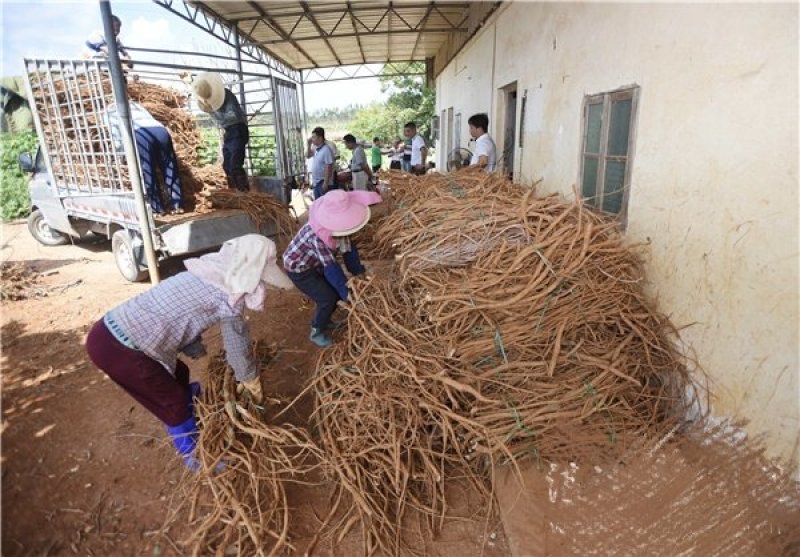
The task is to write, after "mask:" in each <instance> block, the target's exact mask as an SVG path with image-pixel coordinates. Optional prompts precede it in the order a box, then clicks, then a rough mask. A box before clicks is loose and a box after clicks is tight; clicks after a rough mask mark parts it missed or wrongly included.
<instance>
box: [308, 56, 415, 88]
mask: <svg viewBox="0 0 800 557" xmlns="http://www.w3.org/2000/svg"><path fill="white" fill-rule="evenodd" d="M410 62H411V61H403V62H390V63H388V64H356V65H351V66H338V67H329V68H314V69H312V70H303V84H304V85H308V84H310V83H324V82H327V81H344V80H350V79H366V78H370V77H372V78H374V77H393V76H420V77H424V76H425V67H424V65H423V67H422V69H421V70H419V71H414V70H410V69H409V66H410V65H411V64H410Z"/></svg>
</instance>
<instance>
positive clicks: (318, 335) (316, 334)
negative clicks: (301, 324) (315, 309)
mask: <svg viewBox="0 0 800 557" xmlns="http://www.w3.org/2000/svg"><path fill="white" fill-rule="evenodd" d="M308 338H309V339H310V340H311V342H313V343H314V344H316V345H317V346H319V347H320V348H327V347H328V346H331V345H332V344H333V341H332V340H331V337H329V336H328V335H327V333H325V331H324V330H322V329H317V328H316V327H311V335H309V337H308Z"/></svg>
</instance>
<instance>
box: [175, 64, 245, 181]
mask: <svg viewBox="0 0 800 557" xmlns="http://www.w3.org/2000/svg"><path fill="white" fill-rule="evenodd" d="M182 77H185V74H182ZM191 84H192V90H193V91H194V95H195V97H196V98H197V105H198V106H199V107H200V110H202V111H203V112H207V113H208V114H209V115H210V116H211V118H212V119H213V120H214V122H215V123H216V124H217V125H218V126H219V127H220V128H222V129H224V130H225V136H224V138H223V142H222V168H223V170H225V176H226V177H227V178H228V186H229V187H231V188H236V189H237V190H239V191H247V190H248V185H247V173H246V172H245V170H244V154H245V149H246V148H247V143H248V142H249V141H250V130H249V129H248V128H247V117H246V116H245V114H244V111H243V110H242V107H241V105H240V104H239V101H237V100H236V95H234V94H233V93H232V92H231V90H230V89H228V88H226V87H225V84H224V83H223V82H222V76H220V75H219V74H218V73H216V72H204V73H201V74H199V75H198V76H197V77H195V78H194V79H193V80H192V81H191Z"/></svg>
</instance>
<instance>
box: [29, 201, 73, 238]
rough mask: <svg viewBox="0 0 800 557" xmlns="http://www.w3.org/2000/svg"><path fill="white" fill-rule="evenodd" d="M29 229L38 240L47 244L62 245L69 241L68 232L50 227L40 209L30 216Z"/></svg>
mask: <svg viewBox="0 0 800 557" xmlns="http://www.w3.org/2000/svg"><path fill="white" fill-rule="evenodd" d="M28 230H29V231H30V233H31V236H33V237H34V238H36V241H37V242H39V243H40V244H43V245H45V246H62V245H64V244H66V243H67V242H68V241H69V238H68V237H67V236H66V234H62V233H61V232H59V231H58V230H54V229H52V228H50V225H49V224H47V221H46V220H45V218H44V215H43V214H42V212H41V211H40V210H39V209H35V210H34V211H33V212H32V213H31V214H30V215H29V216H28Z"/></svg>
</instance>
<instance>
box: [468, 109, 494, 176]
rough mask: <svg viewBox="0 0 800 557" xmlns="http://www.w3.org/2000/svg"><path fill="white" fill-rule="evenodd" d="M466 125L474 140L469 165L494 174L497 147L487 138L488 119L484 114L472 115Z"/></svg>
mask: <svg viewBox="0 0 800 557" xmlns="http://www.w3.org/2000/svg"><path fill="white" fill-rule="evenodd" d="M467 123H468V124H469V134H470V135H471V136H472V138H473V139H474V140H475V152H474V153H473V154H472V160H470V163H469V165H470V166H479V167H481V168H483V169H484V171H486V172H494V171H495V168H496V167H497V147H496V146H495V144H494V140H493V139H492V138H491V137H490V136H489V132H488V128H489V117H488V116H487V115H486V114H484V113H480V114H473V115H472V116H470V117H469V120H467Z"/></svg>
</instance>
